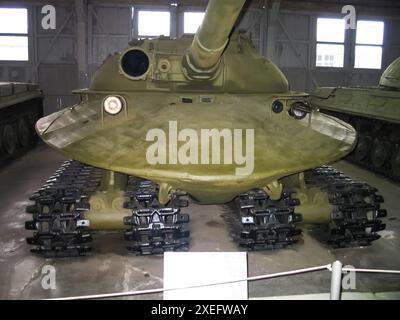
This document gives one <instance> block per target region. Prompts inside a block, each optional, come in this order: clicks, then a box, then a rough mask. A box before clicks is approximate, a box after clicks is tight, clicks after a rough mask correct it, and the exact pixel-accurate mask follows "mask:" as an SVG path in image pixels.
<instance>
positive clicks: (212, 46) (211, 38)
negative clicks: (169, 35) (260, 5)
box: [182, 0, 246, 80]
mask: <svg viewBox="0 0 400 320" xmlns="http://www.w3.org/2000/svg"><path fill="white" fill-rule="evenodd" d="M245 2H246V0H210V1H209V3H208V6H207V10H206V14H205V16H204V20H203V23H202V24H201V26H200V27H199V29H198V30H197V33H196V34H195V36H194V39H193V42H192V44H191V46H190V48H189V50H188V51H187V53H186V55H185V56H184V59H183V62H182V65H183V70H184V73H185V75H186V76H187V77H188V78H189V79H203V80H204V79H211V78H212V77H213V76H214V75H215V74H216V73H217V71H218V68H219V62H220V58H221V55H222V54H223V52H224V50H225V47H226V45H227V44H228V41H229V35H230V33H231V31H232V28H233V26H234V24H235V22H236V20H237V18H238V16H239V13H240V11H241V10H242V8H243V6H244V4H245Z"/></svg>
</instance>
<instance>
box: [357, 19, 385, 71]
mask: <svg viewBox="0 0 400 320" xmlns="http://www.w3.org/2000/svg"><path fill="white" fill-rule="evenodd" d="M384 29H385V23H384V22H382V21H358V22H357V36H356V53H355V63H354V68H356V69H381V68H382V45H383V32H384Z"/></svg>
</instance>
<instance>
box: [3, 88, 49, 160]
mask: <svg viewBox="0 0 400 320" xmlns="http://www.w3.org/2000/svg"><path fill="white" fill-rule="evenodd" d="M42 116H43V93H42V91H41V90H40V89H39V88H38V86H37V85H34V84H30V83H17V82H0V164H2V163H8V162H9V161H10V160H12V159H14V158H15V157H16V156H18V155H21V154H22V153H24V152H26V151H27V150H29V149H30V148H31V147H32V146H34V145H35V144H36V142H37V140H38V137H37V134H36V132H35V129H34V128H35V123H36V121H37V120H38V119H39V118H41V117H42Z"/></svg>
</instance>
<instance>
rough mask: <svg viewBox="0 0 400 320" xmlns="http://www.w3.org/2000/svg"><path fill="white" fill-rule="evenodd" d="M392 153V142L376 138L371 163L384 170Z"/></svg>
mask: <svg viewBox="0 0 400 320" xmlns="http://www.w3.org/2000/svg"><path fill="white" fill-rule="evenodd" d="M390 153H391V146H390V142H389V141H386V140H382V139H379V138H376V139H375V140H374V144H373V146H372V151H371V161H372V164H373V165H374V167H375V168H382V167H383V166H384V164H385V163H386V161H388V160H389V158H390Z"/></svg>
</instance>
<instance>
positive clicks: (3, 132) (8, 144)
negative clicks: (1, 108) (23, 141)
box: [0, 124, 17, 155]
mask: <svg viewBox="0 0 400 320" xmlns="http://www.w3.org/2000/svg"><path fill="white" fill-rule="evenodd" d="M0 139H1V140H2V143H1V144H2V148H3V150H4V152H5V153H6V154H9V155H13V154H14V152H15V149H16V148H17V136H16V135H15V132H14V129H13V127H12V126H11V125H9V124H6V125H4V126H3V127H2V128H1V129H0Z"/></svg>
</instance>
